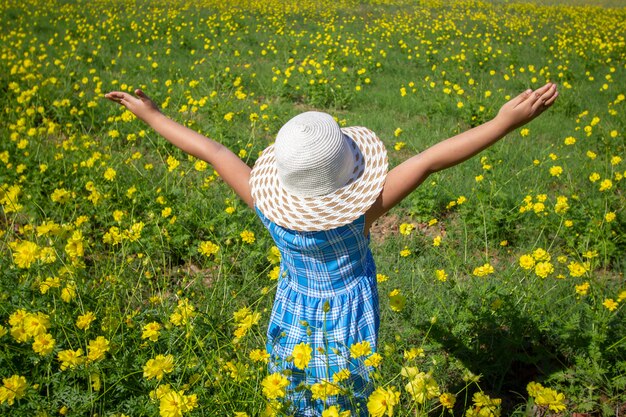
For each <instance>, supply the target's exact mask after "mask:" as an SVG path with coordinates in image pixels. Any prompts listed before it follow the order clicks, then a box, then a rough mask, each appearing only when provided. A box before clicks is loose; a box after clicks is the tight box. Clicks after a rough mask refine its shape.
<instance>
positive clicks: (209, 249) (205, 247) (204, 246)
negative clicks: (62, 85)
mask: <svg viewBox="0 0 626 417" xmlns="http://www.w3.org/2000/svg"><path fill="white" fill-rule="evenodd" d="M219 250H220V247H219V246H217V245H216V244H215V243H213V242H211V241H208V240H205V241H203V242H200V246H198V252H199V253H201V254H202V255H204V256H206V257H209V256H211V255H215V254H216V253H217V252H219Z"/></svg>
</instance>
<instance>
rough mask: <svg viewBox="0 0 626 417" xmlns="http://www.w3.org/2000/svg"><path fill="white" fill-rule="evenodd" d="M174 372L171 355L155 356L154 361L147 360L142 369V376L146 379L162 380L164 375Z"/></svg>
mask: <svg viewBox="0 0 626 417" xmlns="http://www.w3.org/2000/svg"><path fill="white" fill-rule="evenodd" d="M173 370H174V356H173V355H157V356H156V357H155V358H154V359H149V360H148V362H146V364H145V365H144V367H143V376H144V378H146V379H152V378H156V379H157V380H158V381H160V380H161V379H163V376H164V375H165V374H166V373H170V372H172V371H173Z"/></svg>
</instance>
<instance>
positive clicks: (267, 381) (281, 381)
mask: <svg viewBox="0 0 626 417" xmlns="http://www.w3.org/2000/svg"><path fill="white" fill-rule="evenodd" d="M288 385H289V380H288V379H287V378H286V377H285V376H284V375H282V374H281V373H279V372H275V373H273V374H270V375H268V376H266V377H265V378H264V379H263V382H261V386H263V394H264V395H265V396H266V397H267V398H268V399H270V400H273V399H276V398H282V397H284V396H285V388H286V387H287V386H288Z"/></svg>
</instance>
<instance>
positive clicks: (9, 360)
mask: <svg viewBox="0 0 626 417" xmlns="http://www.w3.org/2000/svg"><path fill="white" fill-rule="evenodd" d="M540 3H543V2H534V3H517V2H508V1H507V2H501V1H494V2H480V1H455V2H444V1H435V0H432V1H426V0H424V1H418V2H416V1H401V0H398V1H392V0H389V1H385V0H378V1H375V0H372V1H368V2H355V1H351V0H340V1H332V2H331V1H300V2H287V1H267V2H251V1H243V0H235V1H232V2H217V1H211V0H206V1H204V0H203V1H198V2H178V1H154V2H142V1H127V0H106V1H105V0H97V1H89V2H86V1H78V0H75V1H27V2H22V1H20V2H18V1H12V0H3V1H2V2H1V3H0V12H1V17H0V22H2V32H1V35H0V47H1V55H0V65H1V71H0V99H1V103H2V112H1V115H0V119H1V121H2V123H0V132H1V134H2V137H3V140H2V142H1V143H0V205H1V206H2V209H1V210H0V253H1V256H0V269H1V271H2V273H1V278H0V300H1V301H2V302H1V303H0V379H1V380H2V386H1V387H0V414H2V415H10V416H34V415H36V416H56V415H65V416H96V415H97V416H106V417H112V416H116V417H121V416H132V417H135V416H153V415H161V416H163V417H169V416H180V415H183V414H184V415H189V416H215V415H227V416H238V417H243V416H245V415H248V416H256V415H283V414H284V413H283V412H282V411H280V405H278V404H277V403H276V401H275V400H273V399H271V398H268V395H267V392H265V393H264V390H263V388H264V387H265V386H266V383H267V381H268V380H267V371H266V365H265V360H266V358H265V357H264V355H263V349H264V346H265V336H264V331H265V327H266V324H267V321H268V318H269V310H270V308H271V302H272V298H273V294H274V288H275V283H276V278H277V276H276V275H277V265H278V259H277V257H276V254H275V252H274V251H273V250H272V246H273V242H271V239H270V237H269V235H268V234H267V233H266V232H265V231H264V230H263V228H262V225H261V223H260V222H259V221H258V219H256V218H255V215H254V213H252V212H251V211H250V210H248V209H247V208H246V206H245V205H244V204H243V203H242V202H241V201H239V200H238V199H237V197H236V196H235V195H234V193H233V192H232V191H230V190H229V189H228V188H227V187H226V186H225V184H223V183H222V182H221V180H220V179H219V177H217V176H216V174H215V173H214V172H213V170H212V169H211V167H209V166H207V165H206V164H203V163H202V162H201V161H196V160H193V159H192V158H189V157H187V156H186V155H184V154H183V153H182V152H180V151H179V150H177V149H175V148H173V147H171V146H170V145H169V144H168V143H167V142H166V141H165V140H163V139H162V138H160V137H158V135H156V134H155V133H153V132H151V131H150V130H149V129H148V128H147V127H146V126H145V125H143V124H142V123H141V122H140V121H138V120H135V119H134V118H133V116H132V115H131V114H129V113H128V112H124V111H123V109H121V108H119V107H117V106H115V105H114V104H113V103H110V102H107V101H106V100H105V99H104V98H103V96H104V94H105V93H106V92H108V91H111V90H124V91H133V90H134V89H135V88H139V87H140V88H143V89H144V91H146V92H147V93H148V94H149V95H151V96H152V97H153V98H154V99H155V101H156V102H157V103H159V105H160V106H161V107H162V109H163V111H164V112H165V113H166V114H168V115H170V116H171V117H173V118H174V119H176V120H178V121H180V122H183V123H185V124H187V125H188V126H190V127H191V128H193V129H196V130H198V131H200V132H202V133H204V134H206V135H208V136H210V137H212V138H214V139H216V140H219V141H221V142H223V143H225V144H226V145H228V146H229V147H230V148H231V149H232V150H234V151H235V152H238V153H239V155H240V156H241V157H242V158H244V159H245V160H246V161H247V162H248V163H250V164H253V163H254V161H255V159H256V157H257V156H258V154H259V152H260V151H261V150H263V149H264V148H265V147H266V146H267V145H268V144H270V143H271V142H272V141H273V138H274V135H275V134H276V132H277V131H278V129H279V128H280V126H281V125H282V124H283V123H284V122H285V121H286V120H288V119H289V118H290V117H291V116H293V115H295V114H297V113H298V112H301V111H303V110H309V109H319V110H324V111H327V112H330V113H331V114H333V115H334V116H335V117H336V118H337V120H338V121H339V122H340V124H342V125H344V126H352V125H364V126H367V127H369V128H370V129H372V130H374V131H375V132H377V134H378V135H379V136H380V137H381V139H382V140H383V141H384V142H385V144H386V146H387V149H388V151H389V157H390V163H391V165H392V166H394V165H396V164H398V163H399V162H400V161H402V160H404V159H406V158H407V157H409V156H411V155H414V154H415V153H417V152H420V151H421V150H423V149H425V148H426V147H428V146H430V145H432V144H434V143H436V142H437V141H439V140H442V139H445V138H446V137H449V136H451V135H454V134H456V133H458V132H460V131H463V130H465V129H468V128H470V127H472V126H475V125H477V124H480V123H482V122H484V121H486V120H489V118H491V117H493V116H494V115H495V114H496V113H497V110H498V109H499V107H500V106H501V105H502V104H503V103H504V102H506V101H507V100H508V99H509V98H510V97H513V96H514V95H516V94H518V93H519V92H521V91H523V90H524V89H526V88H529V87H530V88H536V87H539V86H541V85H543V84H544V83H545V82H547V81H551V82H556V83H557V84H558V85H559V89H560V92H561V95H560V97H559V100H558V102H557V103H556V104H555V105H554V106H553V108H551V109H550V111H549V112H547V113H546V114H544V115H543V116H541V118H539V119H537V120H535V121H533V122H532V123H531V124H529V125H528V126H526V127H525V128H523V129H520V130H518V131H516V132H513V133H511V134H510V135H509V136H508V137H507V138H505V139H504V140H503V141H502V142H501V143H499V144H497V145H495V146H494V147H492V148H490V149H489V150H487V151H485V152H483V153H482V154H480V155H479V156H477V157H475V158H474V159H471V160H469V161H467V162H465V163H464V164H462V165H460V166H457V167H454V168H452V169H449V170H446V171H444V172H441V173H438V174H436V175H434V176H432V177H431V178H429V179H428V181H427V182H426V183H424V184H423V185H422V186H421V187H420V188H419V189H418V190H416V191H415V192H414V193H413V194H411V195H410V196H409V197H408V198H407V199H406V200H404V201H403V202H402V204H401V205H400V206H399V207H397V208H395V209H394V210H393V211H392V212H391V213H389V214H388V215H387V216H386V217H385V218H383V219H381V220H380V221H379V222H378V223H377V224H376V225H375V226H374V228H373V231H372V250H373V252H374V256H375V259H376V261H377V266H378V273H379V293H380V299H381V315H382V319H381V320H382V329H381V334H380V349H379V354H380V356H381V357H380V358H376V357H374V358H369V359H370V360H372V361H373V362H376V361H378V360H380V363H379V364H377V366H376V367H375V368H374V369H373V371H374V377H375V381H376V386H377V388H379V390H380V391H377V392H379V393H380V392H386V393H391V394H390V395H391V396H392V397H394V396H395V393H396V392H397V393H398V394H399V397H398V402H397V404H395V405H392V404H393V401H392V402H387V405H386V406H385V407H384V408H383V409H382V410H383V411H382V413H383V414H384V413H386V414H385V415H388V416H391V415H394V416H414V415H448V414H452V415H459V416H460V415H467V416H478V415H480V416H489V415H494V416H495V415H518V416H546V415H576V416H599V415H606V416H610V415H623V414H624V413H625V412H626V396H625V394H624V392H626V326H625V324H624V323H625V321H624V307H623V305H624V303H625V300H626V282H625V280H624V272H625V270H626V256H625V255H624V254H625V253H626V252H625V251H626V238H625V236H626V212H624V180H623V178H624V175H626V162H625V161H623V159H624V158H626V155H625V140H624V134H625V131H626V123H625V121H624V120H625V119H626V118H625V114H626V109H625V106H626V104H625V102H626V100H625V94H626V64H625V63H626V39H625V33H626V9H625V8H624V7H623V6H622V7H617V6H621V4H620V2H617V1H614V2H610V1H606V2H601V1H594V2H593V3H592V5H589V4H588V2H583V1H558V2H556V1H555V2H553V3H554V4H553V5H549V6H543V5H541V4H540ZM411 387H412V388H411ZM383 390H384V391H383ZM394 398H395V397H394ZM452 399H454V401H453V400H452ZM379 410H380V409H379ZM331 411H333V410H329V412H328V414H327V415H338V414H331ZM334 411H337V410H334ZM372 415H382V414H377V413H375V412H372Z"/></svg>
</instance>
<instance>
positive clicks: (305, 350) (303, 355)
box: [291, 342, 313, 369]
mask: <svg viewBox="0 0 626 417" xmlns="http://www.w3.org/2000/svg"><path fill="white" fill-rule="evenodd" d="M311 352H313V349H312V348H311V346H309V345H308V344H306V343H304V342H302V343H300V344H298V345H296V346H295V347H294V348H293V352H292V354H291V356H293V364H294V365H295V366H296V368H298V369H305V368H306V367H308V366H309V361H310V360H311Z"/></svg>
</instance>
